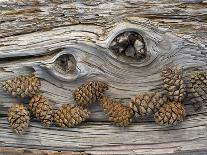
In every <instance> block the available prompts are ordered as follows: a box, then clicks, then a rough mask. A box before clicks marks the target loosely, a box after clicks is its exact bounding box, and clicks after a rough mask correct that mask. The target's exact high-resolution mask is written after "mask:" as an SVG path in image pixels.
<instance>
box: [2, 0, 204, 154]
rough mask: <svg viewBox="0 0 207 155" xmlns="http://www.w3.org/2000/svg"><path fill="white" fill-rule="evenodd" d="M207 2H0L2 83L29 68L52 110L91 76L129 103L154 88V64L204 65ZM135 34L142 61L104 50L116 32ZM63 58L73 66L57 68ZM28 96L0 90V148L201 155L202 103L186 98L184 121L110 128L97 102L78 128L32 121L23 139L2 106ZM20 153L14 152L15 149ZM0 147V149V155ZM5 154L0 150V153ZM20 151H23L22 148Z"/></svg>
mask: <svg viewBox="0 0 207 155" xmlns="http://www.w3.org/2000/svg"><path fill="white" fill-rule="evenodd" d="M206 7H207V1H202V0H190V1H186V0H176V1H173V2H172V1H170V0H160V1H156V0H151V1H146V0H140V1H136V0H135V1H134V0H129V1H120V0H116V1H115V0H113V1H99V0H96V1H90V0H87V1H78V2H66V1H59V0H54V1H50V2H49V1H44V0H39V1H36V0H32V1H27V0H22V1H6V0H2V1H0V82H2V81H4V80H7V79H11V78H13V77H15V76H17V75H21V74H28V73H32V72H35V74H36V75H37V76H38V77H39V78H40V79H41V82H42V87H41V92H42V93H43V94H44V95H45V96H47V97H48V98H49V99H50V101H51V102H52V103H54V104H55V106H56V107H59V106H60V105H61V104H62V103H65V102H67V103H71V104H74V101H73V97H72V92H73V90H74V89H75V88H76V87H78V86H79V85H81V84H82V83H84V82H85V81H89V80H91V79H101V80H104V81H107V82H108V83H109V85H110V89H109V91H108V92H107V95H109V96H111V97H114V98H117V99H120V100H122V101H123V102H124V104H127V102H128V101H129V99H130V98H131V97H132V96H134V95H135V94H137V92H140V91H146V90H156V89H159V87H160V82H161V81H160V75H159V72H160V69H161V68H162V67H163V66H164V65H166V64H171V63H173V64H176V65H178V66H179V67H182V68H183V69H184V75H185V78H186V79H187V73H188V72H189V71H192V70H197V69H204V70H207V66H206V65H207V41H206V34H207V23H206V21H207V18H206V16H207V9H206ZM129 30H130V31H135V32H138V33H139V34H141V35H142V37H143V38H144V41H145V43H146V45H147V58H146V59H144V60H143V61H137V62H136V63H131V62H130V61H128V60H126V61H123V60H120V59H119V58H118V57H117V56H116V55H114V54H113V53H112V52H111V51H110V50H109V49H108V47H109V45H110V43H111V41H112V40H113V39H114V37H116V36H117V35H118V34H119V33H122V32H124V31H129ZM61 55H70V56H71V55H72V56H73V57H74V58H75V60H76V62H77V66H76V70H75V72H72V73H67V74H63V73H64V72H59V71H60V70H57V69H55V67H54V66H55V64H56V60H57V59H58V58H59V57H60V56H61ZM16 102H20V103H25V104H27V103H28V100H26V99H24V100H23V99H18V98H15V97H12V96H10V95H9V94H7V93H6V92H4V91H3V90H2V88H0V145H1V146H3V147H23V148H25V149H43V150H54V151H84V152H86V153H92V154H186V155H187V154H206V145H207V135H206V134H207V132H206V131H207V129H206V127H207V126H206V123H207V122H206V121H207V118H206V113H207V106H204V109H203V110H202V111H201V112H194V111H193V109H192V105H191V104H190V103H189V102H188V101H186V102H185V105H186V107H187V112H188V117H187V120H186V121H185V122H184V123H182V124H181V125H180V126H177V127H169V128H166V127H160V126H158V125H156V124H155V123H154V122H153V118H152V117H151V116H147V117H142V118H138V119H136V120H134V122H133V123H132V125H131V126H130V127H129V128H125V129H123V128H117V127H114V126H112V125H111V124H110V123H109V122H108V121H107V119H106V117H105V116H104V113H103V112H102V109H101V107H100V106H99V104H98V103H96V104H93V105H91V107H90V110H91V111H92V115H91V117H90V118H89V119H88V120H87V122H86V123H85V124H83V125H82V126H80V127H78V128H72V129H60V128H56V127H51V128H43V127H41V126H40V124H39V122H37V121H36V120H33V121H32V123H31V128H30V129H29V131H28V132H27V133H26V134H25V135H23V136H16V135H14V134H13V133H12V132H11V130H10V129H9V126H8V123H7V121H6V119H7V118H6V113H7V110H8V108H9V107H10V106H11V105H12V104H13V103H16ZM17 152H18V151H17ZM1 153H2V152H1V151H0V154H1ZM3 153H4V152H3ZM20 153H21V151H20Z"/></svg>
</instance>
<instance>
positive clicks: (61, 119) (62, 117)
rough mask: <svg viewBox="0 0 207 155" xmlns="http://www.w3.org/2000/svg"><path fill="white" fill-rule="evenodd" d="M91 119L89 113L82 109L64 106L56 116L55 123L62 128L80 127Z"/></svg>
mask: <svg viewBox="0 0 207 155" xmlns="http://www.w3.org/2000/svg"><path fill="white" fill-rule="evenodd" d="M88 117H89V112H88V111H87V110H86V109H83V108H82V107H77V106H71V105H69V104H63V105H62V106H61V107H60V108H59V110H58V111H57V112H56V113H55V114H54V121H55V123H56V124H57V125H58V126H60V127H62V128H70V127H74V126H77V125H79V124H80V123H81V122H83V121H85V120H86V119H87V118H88Z"/></svg>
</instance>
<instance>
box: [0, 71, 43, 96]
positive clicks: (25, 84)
mask: <svg viewBox="0 0 207 155" xmlns="http://www.w3.org/2000/svg"><path fill="white" fill-rule="evenodd" d="M40 86H41V83H40V80H39V79H38V78H37V77H36V76H35V75H34V74H30V75H20V76H18V77H15V78H14V79H12V80H7V81H4V82H3V83H2V87H3V89H4V90H6V91H7V92H9V93H11V94H12V95H13V96H19V97H22V98H24V97H32V96H33V95H35V94H36V93H37V92H38V91H39V89H40Z"/></svg>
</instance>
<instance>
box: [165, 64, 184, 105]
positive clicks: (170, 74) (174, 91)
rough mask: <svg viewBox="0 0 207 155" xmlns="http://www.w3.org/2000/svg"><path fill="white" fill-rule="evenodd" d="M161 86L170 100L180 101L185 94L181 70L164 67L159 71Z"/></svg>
mask: <svg viewBox="0 0 207 155" xmlns="http://www.w3.org/2000/svg"><path fill="white" fill-rule="evenodd" d="M161 78H162V80H163V84H162V87H163V89H164V91H166V93H167V94H168V96H169V99H170V100H171V101H176V102H181V101H182V100H183V98H184V97H185V94H186V88H185V85H184V82H183V79H182V71H181V70H178V69H177V68H175V67H164V68H163V69H162V71H161Z"/></svg>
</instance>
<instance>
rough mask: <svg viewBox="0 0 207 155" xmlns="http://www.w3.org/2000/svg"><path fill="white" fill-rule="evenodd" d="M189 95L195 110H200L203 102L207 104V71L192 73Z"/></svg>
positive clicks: (188, 87)
mask: <svg viewBox="0 0 207 155" xmlns="http://www.w3.org/2000/svg"><path fill="white" fill-rule="evenodd" d="M187 95H188V98H189V99H190V101H191V102H192V103H193V106H194V109H195V110H200V109H201V108H202V106H203V104H207V72H204V71H196V72H193V73H192V74H191V79H190V82H189V83H188V84H187Z"/></svg>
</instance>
